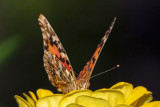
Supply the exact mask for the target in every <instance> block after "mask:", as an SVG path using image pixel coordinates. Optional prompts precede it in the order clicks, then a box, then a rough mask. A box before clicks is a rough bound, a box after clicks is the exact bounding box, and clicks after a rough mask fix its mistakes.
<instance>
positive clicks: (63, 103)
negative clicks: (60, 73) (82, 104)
mask: <svg viewBox="0 0 160 107" xmlns="http://www.w3.org/2000/svg"><path fill="white" fill-rule="evenodd" d="M91 94H92V91H91V90H75V91H71V92H69V93H68V94H66V95H65V96H64V97H63V98H62V100H61V101H60V102H59V107H65V106H67V105H68V104H70V103H74V102H75V99H76V98H77V97H78V96H80V95H91Z"/></svg>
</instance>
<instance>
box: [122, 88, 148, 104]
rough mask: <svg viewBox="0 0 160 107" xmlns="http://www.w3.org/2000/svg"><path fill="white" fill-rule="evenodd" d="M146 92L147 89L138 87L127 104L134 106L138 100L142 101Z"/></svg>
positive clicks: (127, 100)
mask: <svg viewBox="0 0 160 107" xmlns="http://www.w3.org/2000/svg"><path fill="white" fill-rule="evenodd" d="M146 92H147V89H146V88H144V87H142V86H138V87H136V88H134V89H133V91H132V94H131V95H130V96H129V97H128V98H127V99H126V101H125V104H127V105H131V104H133V103H134V102H136V101H137V100H138V99H140V98H141V97H142V96H144V95H145V94H146Z"/></svg>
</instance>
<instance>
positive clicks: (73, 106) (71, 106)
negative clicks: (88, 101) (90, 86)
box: [66, 103, 84, 107]
mask: <svg viewBox="0 0 160 107" xmlns="http://www.w3.org/2000/svg"><path fill="white" fill-rule="evenodd" d="M66 107H84V106H81V105H79V104H76V103H71V104H69V105H67V106H66Z"/></svg>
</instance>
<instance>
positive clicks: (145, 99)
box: [132, 91, 153, 107]
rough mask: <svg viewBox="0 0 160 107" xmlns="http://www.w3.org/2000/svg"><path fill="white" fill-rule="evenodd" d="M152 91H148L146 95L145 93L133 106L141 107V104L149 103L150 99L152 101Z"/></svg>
mask: <svg viewBox="0 0 160 107" xmlns="http://www.w3.org/2000/svg"><path fill="white" fill-rule="evenodd" d="M152 99H153V97H152V93H151V92H150V91H147V93H146V94H145V95H143V96H142V97H141V98H140V99H139V100H137V101H136V102H135V103H133V104H132V106H135V107H139V106H141V105H144V104H147V103H149V102H150V101H152Z"/></svg>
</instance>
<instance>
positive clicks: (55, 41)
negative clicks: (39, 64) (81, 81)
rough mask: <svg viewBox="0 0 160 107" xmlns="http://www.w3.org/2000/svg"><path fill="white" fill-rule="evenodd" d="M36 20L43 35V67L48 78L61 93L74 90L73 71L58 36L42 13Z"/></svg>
mask: <svg viewBox="0 0 160 107" xmlns="http://www.w3.org/2000/svg"><path fill="white" fill-rule="evenodd" d="M38 21H39V25H40V26H41V31H42V35H43V45H44V57H43V60H44V67H45V70H46V71H47V73H48V77H49V80H50V81H51V83H52V84H53V85H54V86H55V87H57V89H58V90H59V91H62V92H63V93H68V91H71V90H75V87H76V86H75V85H76V83H75V81H76V79H75V75H74V71H73V68H72V66H71V63H70V61H69V58H68V56H67V54H66V51H65V50H64V48H63V46H62V44H61V42H60V40H59V38H58V36H57V35H56V33H55V31H54V30H53V28H52V27H51V25H50V24H49V22H48V21H47V19H46V18H45V17H44V16H43V15H40V16H39V19H38Z"/></svg>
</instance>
